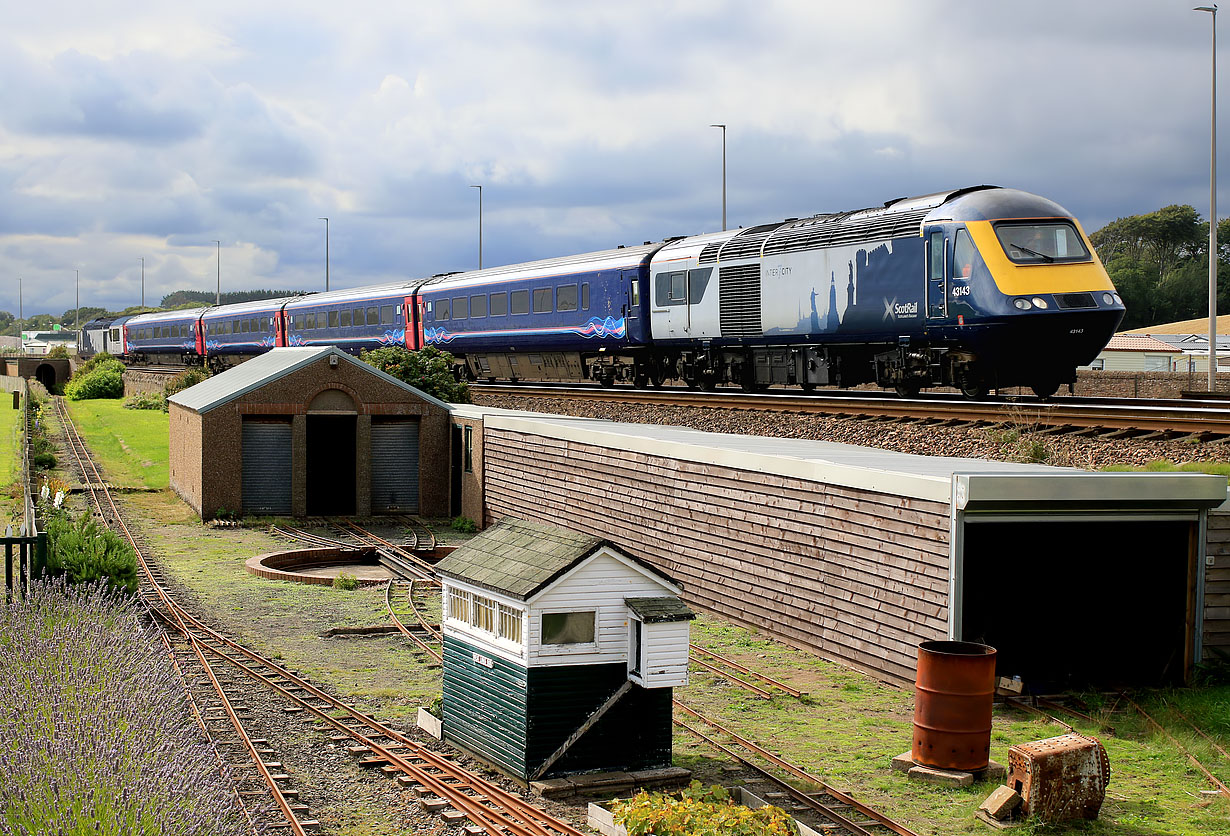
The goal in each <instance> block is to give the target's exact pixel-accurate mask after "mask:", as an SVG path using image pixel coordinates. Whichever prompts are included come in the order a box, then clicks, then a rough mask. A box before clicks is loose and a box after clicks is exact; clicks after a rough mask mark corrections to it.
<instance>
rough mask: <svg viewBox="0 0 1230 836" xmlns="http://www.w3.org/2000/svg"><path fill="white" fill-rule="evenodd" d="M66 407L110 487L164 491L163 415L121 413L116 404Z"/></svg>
mask: <svg viewBox="0 0 1230 836" xmlns="http://www.w3.org/2000/svg"><path fill="white" fill-rule="evenodd" d="M66 405H67V406H68V409H69V414H70V415H71V416H72V419H73V422H74V423H75V424H76V425H77V429H78V431H79V432H80V433H81V434H82V435H83V436H85V437H86V438H87V439H89V445H90V450H91V451H92V452H93V453H94V455H95V456H96V457H98V458H99V460H100V462H102V463H103V465H104V466H105V468H106V471H107V477H108V479H110V480H111V481H112V482H113V483H114V484H117V485H132V486H141V487H146V488H165V487H167V484H168V482H169V481H170V478H169V477H170V454H169V451H168V448H167V444H168V435H169V432H168V426H169V422H168V420H167V414H166V413H165V412H155V411H150V410H145V409H124V406H123V403H122V402H121V401H119V400H94V401H68V402H67V404H66Z"/></svg>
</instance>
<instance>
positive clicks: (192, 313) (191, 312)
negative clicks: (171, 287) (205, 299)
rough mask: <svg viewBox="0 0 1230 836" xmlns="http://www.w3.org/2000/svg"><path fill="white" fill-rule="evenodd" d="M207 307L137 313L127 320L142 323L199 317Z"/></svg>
mask: <svg viewBox="0 0 1230 836" xmlns="http://www.w3.org/2000/svg"><path fill="white" fill-rule="evenodd" d="M207 310H209V309H208V308H181V309H180V310H177V311H159V312H158V313H147V314H137V315H136V316H133V317H130V318H129V322H130V323H135V324H138V325H143V324H145V323H146V322H165V321H169V320H174V319H200V318H201V314H203V313H205V311H207Z"/></svg>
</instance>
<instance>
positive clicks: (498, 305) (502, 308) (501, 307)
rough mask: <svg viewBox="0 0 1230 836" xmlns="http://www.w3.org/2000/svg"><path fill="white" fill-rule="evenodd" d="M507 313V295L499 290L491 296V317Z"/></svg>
mask: <svg viewBox="0 0 1230 836" xmlns="http://www.w3.org/2000/svg"><path fill="white" fill-rule="evenodd" d="M507 313H508V293H507V292H506V291H503V290H501V291H500V292H499V293H493V294H491V315H492V316H504V315H505V314H507Z"/></svg>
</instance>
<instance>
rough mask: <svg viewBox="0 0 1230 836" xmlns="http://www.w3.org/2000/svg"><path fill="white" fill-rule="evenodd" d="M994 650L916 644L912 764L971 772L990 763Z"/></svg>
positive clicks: (938, 643)
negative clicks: (916, 671) (916, 664)
mask: <svg viewBox="0 0 1230 836" xmlns="http://www.w3.org/2000/svg"><path fill="white" fill-rule="evenodd" d="M994 700H995V648H993V647H988V646H987V645H985V644H977V643H975V642H954V641H931V642H923V643H922V644H920V645H919V646H918V674H917V677H916V678H915V694H914V744H913V746H912V747H911V749H910V757H911V758H912V759H913V761H914V763H917V764H921V765H922V766H930V767H933V768H935V769H958V770H963V771H966V772H977V771H978V770H980V769H985V768H986V767H987V764H988V763H989V762H990V760H991V708H992V705H993V704H994Z"/></svg>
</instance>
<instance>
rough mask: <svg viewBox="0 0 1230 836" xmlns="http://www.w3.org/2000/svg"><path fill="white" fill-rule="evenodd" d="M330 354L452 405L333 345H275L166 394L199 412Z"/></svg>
mask: <svg viewBox="0 0 1230 836" xmlns="http://www.w3.org/2000/svg"><path fill="white" fill-rule="evenodd" d="M330 354H332V355H335V356H337V357H339V358H341V361H343V362H346V363H350V364H352V365H354V366H356V367H358V368H360V369H363V371H365V372H367V373H368V374H373V375H375V376H376V377H379V378H383V379H384V380H385V381H386V382H388V383H390V384H392V385H394V386H396V387H398V388H400V389H404V390H406V391H407V392H411V393H413V394H414V395H415V396H416V397H418V398H421V399H422V400H424V401H427V402H428V403H432V404H435V405H436V406H438V407H440V408H441V409H448V408H449V405H448V404H446V403H445V402H444V401H441V400H439V399H437V398H433V397H432V396H431V395H428V394H427V393H426V392H420V391H419V390H418V389H415V388H414V387H413V386H410V385H408V384H406V383H403V382H402V381H400V380H398V379H397V378H395V377H393V376H392V375H390V374H388V373H386V372H382V371H381V370H380V369H377V368H376V367H375V366H369V365H368V364H367V363H364V362H363V361H361V360H356V359H355V358H354V357H351V356H350V355H349V354H347V353H346V352H344V351H341V350H339V349H338V348H336V347H334V346H317V347H308V348H300V347H295V348H275V349H272V350H271V351H267V352H265V353H264V354H259V355H257V356H256V357H253V358H252V359H251V360H248V361H247V362H244V363H240V364H239V365H238V366H235V367H234V368H230V369H227V370H226V371H224V372H222V373H221V374H216V375H214V376H213V377H210V378H207V379H206V380H203V381H201V382H200V383H198V384H197V385H195V386H190V387H188V388H187V389H185V390H184V391H182V392H177V393H176V394H174V395H172V396H171V397H169V398H167V401H168V402H170V403H173V404H177V405H179V406H182V407H185V408H186V409H191V410H192V411H193V412H196V413H204V412H209V411H210V410H211V409H215V408H217V407H219V406H222V405H223V404H226V403H229V402H231V401H233V400H235V399H236V398H238V397H240V396H242V395H246V394H247V393H249V392H251V391H252V390H254V389H259V388H260V387H261V386H264V385H265V384H267V383H270V382H272V381H275V380H278V379H280V378H283V377H285V376H286V375H288V374H290V373H291V372H295V371H298V370H299V369H302V368H304V367H306V366H309V365H311V364H312V363H315V362H316V361H317V360H319V359H321V358H322V357H327V356H328V355H330Z"/></svg>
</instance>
